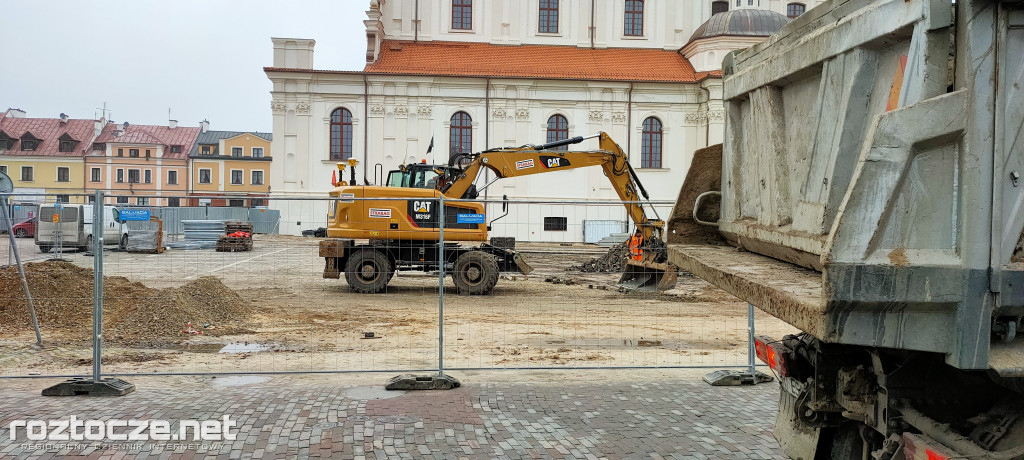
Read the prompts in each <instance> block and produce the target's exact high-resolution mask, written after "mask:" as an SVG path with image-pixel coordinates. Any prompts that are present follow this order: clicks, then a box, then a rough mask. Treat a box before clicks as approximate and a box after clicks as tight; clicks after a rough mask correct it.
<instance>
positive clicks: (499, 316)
mask: <svg viewBox="0 0 1024 460" xmlns="http://www.w3.org/2000/svg"><path fill="white" fill-rule="evenodd" d="M19 247H20V248H22V249H21V250H22V254H23V259H26V260H33V259H34V260H42V259H45V258H47V257H48V256H47V255H44V254H40V253H39V252H38V251H37V250H36V249H35V248H34V246H32V244H31V240H19ZM519 249H520V251H522V252H524V257H525V258H526V260H527V261H528V262H529V263H530V264H531V265H532V266H533V267H534V268H535V269H536V271H535V272H534V273H533V274H531V275H529V276H524V275H521V274H520V275H505V276H503V278H502V279H501V280H500V281H499V283H498V286H497V287H496V288H495V291H494V293H493V294H492V295H489V296H481V297H467V296H459V295H456V293H455V290H454V286H453V284H452V283H451V279H450V278H447V279H446V280H445V290H444V314H443V318H444V321H443V325H444V328H443V336H444V353H443V360H444V363H443V364H444V367H445V368H446V369H452V368H456V369H509V368H516V369H520V370H519V371H518V372H517V373H516V374H518V375H519V376H520V377H522V376H523V375H532V374H537V373H544V372H546V371H549V370H551V369H555V368H576V367H586V368H606V367H649V368H657V367H678V366H693V367H698V368H703V367H707V368H716V367H722V366H728V365H743V364H746V362H747V342H746V336H747V307H746V304H745V303H743V302H740V301H738V300H737V299H735V298H733V297H731V296H730V295H728V294H726V293H725V292H723V291H721V290H719V289H717V288H715V287H713V286H711V285H709V284H707V283H705V282H703V281H701V280H699V279H695V278H693V277H690V276H680V278H679V282H678V284H677V286H676V288H675V289H673V290H671V291H668V292H666V293H662V294H656V295H651V294H646V295H642V294H634V293H623V292H619V291H618V290H616V289H615V287H614V284H615V281H616V280H617V279H618V275H617V274H594V273H578V272H572V271H566V269H567V268H568V267H570V266H572V265H574V264H579V263H581V262H583V261H586V260H589V259H590V258H591V257H595V256H598V255H600V254H602V253H603V252H604V251H605V249H603V248H599V247H596V246H588V245H573V246H563V245H558V244H526V245H523V244H521V245H520V247H519ZM316 252H317V248H316V240H315V239H312V238H298V237H283V236H277V237H272V236H262V235H258V236H257V238H256V241H255V244H254V250H253V251H252V252H238V253H220V252H214V251H213V250H201V251H168V252H166V253H164V254H130V253H122V252H115V251H106V252H105V253H104V273H105V275H107V276H124V277H126V278H128V279H129V280H131V281H137V282H141V283H142V284H144V285H146V286H148V287H153V288H167V287H179V286H182V285H184V284H185V283H187V282H189V281H191V280H195V279H196V278H199V277H202V276H208V275H212V276H216V277H217V278H219V279H221V281H223V282H224V284H225V285H227V286H228V287H230V288H231V289H233V290H235V291H236V292H237V293H238V294H239V295H240V296H241V297H242V298H243V299H244V300H246V301H248V302H251V303H252V304H253V306H254V307H255V308H254V312H255V313H253V314H252V315H251V316H247V317H244V318H238V319H237V320H229V321H227V324H211V325H210V326H209V327H204V325H202V324H196V330H197V331H203V332H204V334H190V333H185V332H181V331H179V330H177V328H175V330H173V331H166V332H168V333H169V334H168V335H172V336H174V339H173V340H170V341H166V342H165V343H158V344H153V343H147V344H145V345H123V344H121V345H113V344H111V345H107V346H105V347H104V363H105V366H104V370H105V372H111V373H122V372H123V373H162V372H174V373H192V372H202V373H205V372H211V373H231V372H290V371H313V372H319V371H352V372H357V371H386V372H392V371H397V370H405V369H436V368H437V366H438V354H439V353H438V351H439V350H438V338H439V328H438V321H439V304H440V302H439V295H438V294H439V290H438V279H437V276H436V274H425V273H411V272H400V273H399V274H398V275H397V276H396V277H395V278H394V279H393V280H392V281H391V284H390V285H389V289H388V291H387V292H386V293H384V294H378V295H362V294H356V293H352V292H350V291H349V290H348V288H347V286H346V285H345V283H344V281H342V280H329V279H323V278H322V276H321V273H322V269H323V262H322V259H320V258H318V257H317V253H316ZM64 258H66V259H68V260H70V261H71V262H73V263H75V264H77V265H80V266H83V267H90V268H91V267H92V263H93V258H92V257H90V256H88V255H84V254H77V253H66V254H64ZM7 259H8V253H7V248H6V247H4V249H3V250H2V251H0V263H6V261H7ZM551 277H558V278H559V279H562V280H570V282H572V283H575V284H555V283H551V282H547V281H545V280H546V279H550V278H551ZM3 295H10V294H9V293H5V294H0V296H3ZM90 304H91V302H89V301H84V300H83V308H89V305H90ZM181 326H182V330H184V329H185V325H181ZM218 328H221V330H228V329H230V330H232V331H243V332H241V333H237V334H231V335H223V334H218V333H217V332H218ZM756 329H757V333H758V334H766V335H771V336H776V337H779V336H781V335H784V334H787V333H792V332H794V331H795V330H794V329H793V328H791V327H789V326H788V325H786V324H785V323H782V322H781V321H779V320H777V319H774V318H772V317H770V316H768V315H765V314H763V313H761V312H760V311H758V312H757V315H756ZM3 331H4V332H3V335H2V336H0V373H2V375H8V376H9V375H58V374H86V373H88V372H89V370H90V366H89V365H90V358H91V348H90V346H89V342H88V337H87V336H85V337H83V336H69V335H68V334H64V333H62V331H61V330H54V329H43V331H42V333H43V339H44V346H43V348H42V349H37V348H35V347H33V346H32V343H33V342H34V336H33V333H32V330H31V328H28V327H22V326H18V325H4V326H3ZM369 333H372V335H373V338H367V336H368V335H369ZM140 342H143V341H141V340H140ZM706 371H707V369H697V370H695V371H692V372H693V373H703V372H706ZM463 372H468V371H463ZM561 372H563V373H564V372H569V373H570V374H571V375H574V374H575V373H576V372H577V371H571V370H570V371H561ZM594 372H600V373H603V374H612V373H614V372H606V371H595V370H588V371H585V372H583V374H586V375H589V376H592V375H594ZM644 372H650V373H655V374H656V373H658V372H661V371H659V370H657V369H651V370H647V371H644ZM510 374H513V373H510V372H508V371H503V370H495V371H486V372H475V373H474V375H480V376H484V377H485V378H490V379H495V380H506V379H508V378H509V377H508V376H509V375H510ZM620 374H621V373H620Z"/></svg>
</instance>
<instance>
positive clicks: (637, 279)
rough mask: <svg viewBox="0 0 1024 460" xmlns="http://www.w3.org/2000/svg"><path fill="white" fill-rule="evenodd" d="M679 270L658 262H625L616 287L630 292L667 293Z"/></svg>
mask: <svg viewBox="0 0 1024 460" xmlns="http://www.w3.org/2000/svg"><path fill="white" fill-rule="evenodd" d="M678 278H679V269H678V268H676V266H675V265H672V264H668V263H659V262H647V261H634V260H630V261H628V262H626V268H625V270H623V272H622V276H621V277H620V278H619V283H618V286H619V287H620V288H624V289H629V290H631V291H648V292H650V291H667V290H669V289H672V288H673V287H675V285H676V280H677V279H678Z"/></svg>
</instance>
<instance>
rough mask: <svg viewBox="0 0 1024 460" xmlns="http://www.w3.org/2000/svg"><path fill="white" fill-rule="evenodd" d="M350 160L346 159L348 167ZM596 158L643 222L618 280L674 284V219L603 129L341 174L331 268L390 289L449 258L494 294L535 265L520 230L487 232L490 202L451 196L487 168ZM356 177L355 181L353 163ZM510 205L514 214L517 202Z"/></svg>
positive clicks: (328, 256) (373, 289) (366, 289)
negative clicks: (502, 278)
mask: <svg viewBox="0 0 1024 460" xmlns="http://www.w3.org/2000/svg"><path fill="white" fill-rule="evenodd" d="M593 138H599V141H600V148H599V149H598V150H587V151H563V150H556V149H558V148H559V147H563V146H567V145H571V144H578V143H580V142H583V141H584V140H587V139H593ZM344 166H345V165H344V164H341V163H339V169H342V172H343V170H344ZM352 166H354V164H353V165H352ZM589 166H600V167H601V168H602V169H603V170H604V174H605V176H607V177H608V180H609V181H611V184H612V188H614V189H615V191H616V193H617V194H618V196H619V199H620V200H622V201H623V205H624V206H625V207H626V211H627V214H628V215H629V218H630V220H632V221H633V224H634V225H635V227H636V231H635V232H634V233H633V235H632V237H631V238H630V239H629V251H630V252H629V260H628V261H627V264H626V269H625V271H624V272H623V274H622V277H621V279H620V280H619V285H620V286H622V287H625V288H627V289H633V290H642V291H654V290H666V289H669V288H671V287H672V286H674V285H675V282H676V278H677V276H678V275H677V269H676V267H674V266H672V265H671V264H669V263H668V262H667V255H666V248H665V244H664V238H663V236H664V235H663V232H664V228H665V222H664V221H662V220H660V219H651V218H648V216H647V213H646V211H645V209H644V205H643V201H648V202H649V196H648V194H647V192H646V190H644V188H643V186H642V185H641V184H640V181H639V179H638V178H637V176H636V172H634V171H633V168H632V166H630V164H629V162H628V161H627V159H626V155H625V153H624V152H623V151H622V148H620V147H619V145H618V144H616V143H615V141H613V140H612V139H611V138H610V137H609V136H608V134H606V133H604V132H601V133H598V134H595V135H592V136H587V137H581V136H577V137H573V138H569V139H565V140H561V141H556V142H551V143H547V144H543V145H525V146H522V147H506V148H497V149H490V150H485V151H483V152H478V153H465V154H457V155H454V156H452V157H451V158H450V159H449V162H448V164H447V165H429V164H426V163H418V164H417V163H413V164H408V165H403V166H402V167H400V168H399V169H397V170H394V171H391V172H390V173H389V174H388V177H387V180H386V183H385V184H384V185H383V186H361V185H348V183H345V182H341V183H339V184H338V185H337V186H336V187H334V188H333V189H332V190H331V192H330V196H331V198H332V200H331V204H330V206H329V207H328V212H327V237H328V239H326V240H323V241H321V242H320V257H323V258H324V259H325V268H324V275H323V276H324V278H340V277H341V274H342V273H344V274H345V280H346V282H347V283H348V285H349V287H350V288H351V289H352V290H354V291H356V292H362V293H378V292H382V291H384V290H385V288H386V287H387V284H388V282H390V280H391V278H392V276H394V273H395V271H396V270H418V271H427V272H429V271H437V270H439V269H441V263H442V260H443V261H444V262H443V263H444V270H445V271H447V272H450V273H451V274H452V278H453V281H454V283H455V286H456V288H457V289H458V292H459V293H460V294H469V295H479V294H488V293H490V292H491V291H492V290H493V289H494V286H495V284H497V282H498V276H499V274H500V273H502V272H519V273H523V274H529V273H530V271H532V268H531V267H530V266H529V265H528V264H527V263H526V262H525V261H524V260H523V258H522V256H521V255H520V254H519V253H517V252H516V251H515V240H514V239H513V238H507V237H502V238H492V239H491V240H490V242H488V241H487V232H488V230H489V229H490V226H489V225H488V224H487V221H486V216H485V214H484V204H483V203H476V202H467V201H452V202H445V200H453V199H465V200H472V199H476V198H477V197H478V195H479V192H478V190H477V187H476V185H475V182H476V179H477V176H478V175H479V173H480V172H481V170H483V169H484V168H486V169H489V170H490V171H491V172H493V173H494V175H495V179H494V180H497V179H501V178H507V177H519V176H527V175H532V174H541V173H548V172H556V171H562V170H568V169H575V168H585V167H589ZM492 182H493V181H492ZM349 183H351V184H354V183H355V179H354V168H353V179H352V181H351V182H349ZM487 185H490V184H487ZM485 187H486V186H485ZM502 207H503V211H504V212H505V213H506V214H507V211H508V203H507V202H504V203H503V206H502ZM442 208H443V209H442ZM652 209H653V208H652ZM442 214H443V216H444V218H443V220H441V219H440V216H441V215H442ZM502 217H504V216H502ZM499 218H500V217H499ZM495 220H497V219H495ZM491 222H494V221H493V220H492V221H491ZM442 224H443V225H442ZM442 235H443V237H442ZM356 240H367V243H357V241H356ZM441 240H443V241H444V242H445V244H444V247H443V257H441V254H440V253H439V252H438V251H439V249H441V248H440V247H439V244H438V242H439V241H441ZM460 242H480V244H479V245H476V246H469V245H463V244H460Z"/></svg>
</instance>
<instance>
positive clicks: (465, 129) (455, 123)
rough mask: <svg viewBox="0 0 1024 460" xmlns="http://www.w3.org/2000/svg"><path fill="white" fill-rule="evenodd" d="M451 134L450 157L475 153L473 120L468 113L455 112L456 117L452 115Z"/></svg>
mask: <svg viewBox="0 0 1024 460" xmlns="http://www.w3.org/2000/svg"><path fill="white" fill-rule="evenodd" d="M451 133H452V134H451V142H449V144H448V149H449V155H452V156H454V155H455V154H457V153H470V152H472V151H473V119H472V118H469V114H468V113H466V112H455V115H452V127H451Z"/></svg>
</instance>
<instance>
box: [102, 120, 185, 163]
mask: <svg viewBox="0 0 1024 460" xmlns="http://www.w3.org/2000/svg"><path fill="white" fill-rule="evenodd" d="M116 130H123V131H124V132H123V133H122V134H121V135H119V136H115V135H114V133H115V131H116ZM198 136H199V128H198V127H184V126H178V127H176V128H171V127H169V126H156V125H131V124H130V125H128V128H122V127H121V125H116V124H110V125H107V126H105V127H104V128H103V133H102V134H100V136H99V137H97V138H96V141H95V142H97V143H106V144H111V145H116V144H157V145H163V146H164V147H170V146H172V145H180V146H181V152H179V153H171V150H170V149H169V148H165V149H164V156H163V157H164V158H185V157H186V156H188V152H189V150H192V144H195V142H196V137H198Z"/></svg>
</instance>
